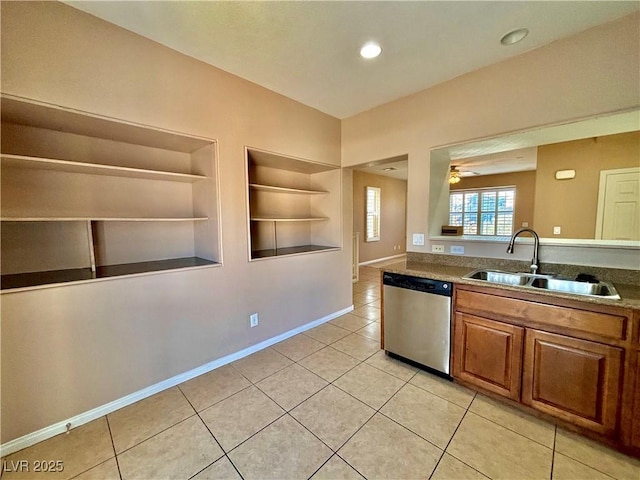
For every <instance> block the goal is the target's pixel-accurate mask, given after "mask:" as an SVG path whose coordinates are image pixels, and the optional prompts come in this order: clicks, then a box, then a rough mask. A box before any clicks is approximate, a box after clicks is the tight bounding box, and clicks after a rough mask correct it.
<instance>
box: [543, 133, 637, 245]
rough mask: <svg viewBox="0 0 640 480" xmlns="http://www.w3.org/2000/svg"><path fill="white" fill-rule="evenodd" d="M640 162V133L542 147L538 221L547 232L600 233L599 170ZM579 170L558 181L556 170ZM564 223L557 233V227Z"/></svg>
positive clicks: (575, 235)
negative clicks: (554, 228) (598, 229)
mask: <svg viewBox="0 0 640 480" xmlns="http://www.w3.org/2000/svg"><path fill="white" fill-rule="evenodd" d="M639 166H640V132H630V133H623V134H619V135H607V136H604V137H595V138H588V139H584V140H576V141H573V142H563V143H556V144H553V145H544V146H541V147H539V148H538V170H537V177H536V192H535V202H536V211H535V217H534V219H535V220H534V223H535V226H536V231H537V232H538V233H539V234H540V235H541V236H543V237H559V238H595V232H596V212H597V208H598V188H599V183H600V171H601V170H612V169H616V168H629V167H639ZM569 169H572V170H575V171H576V177H575V178H574V179H572V180H556V179H555V172H556V171H557V170H569ZM554 226H559V227H561V234H560V235H554V234H553V227H554Z"/></svg>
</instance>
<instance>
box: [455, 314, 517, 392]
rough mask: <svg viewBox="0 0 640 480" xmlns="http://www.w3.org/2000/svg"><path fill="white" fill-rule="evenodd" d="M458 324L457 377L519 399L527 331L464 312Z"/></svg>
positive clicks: (456, 344)
mask: <svg viewBox="0 0 640 480" xmlns="http://www.w3.org/2000/svg"><path fill="white" fill-rule="evenodd" d="M455 322H456V330H455V339H454V351H455V354H454V357H453V360H454V362H453V376H454V377H457V378H460V379H462V380H464V381H466V382H468V383H469V384H472V385H476V386H479V387H481V388H484V389H486V390H489V391H491V392H493V393H497V394H498V395H502V396H505V397H508V398H511V399H513V400H519V399H520V378H521V377H520V372H521V362H522V345H523V332H524V329H523V328H521V327H516V326H514V325H509V324H506V323H502V322H496V321H493V320H488V319H485V318H480V317H476V316H474V315H467V314H464V313H457V314H456V319H455Z"/></svg>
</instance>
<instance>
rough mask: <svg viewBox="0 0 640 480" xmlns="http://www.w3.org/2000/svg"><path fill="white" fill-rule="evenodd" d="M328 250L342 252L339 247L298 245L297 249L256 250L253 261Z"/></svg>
mask: <svg viewBox="0 0 640 480" xmlns="http://www.w3.org/2000/svg"><path fill="white" fill-rule="evenodd" d="M326 250H340V248H339V247H327V246H323V245H298V246H295V247H285V248H278V249H268V250H254V251H252V252H251V257H252V258H253V259H257V258H269V257H279V256H284V255H295V254H300V253H313V252H322V251H326Z"/></svg>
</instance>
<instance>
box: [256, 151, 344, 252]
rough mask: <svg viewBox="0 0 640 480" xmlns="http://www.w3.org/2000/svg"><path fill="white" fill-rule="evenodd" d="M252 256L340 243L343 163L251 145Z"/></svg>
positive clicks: (328, 247) (332, 246) (322, 248)
mask: <svg viewBox="0 0 640 480" xmlns="http://www.w3.org/2000/svg"><path fill="white" fill-rule="evenodd" d="M245 153H246V159H247V177H246V178H247V206H248V211H249V219H248V224H249V225H248V226H249V229H248V231H249V243H250V245H251V246H250V249H249V259H250V260H254V259H262V258H270V257H271V258H274V257H281V256H286V255H297V254H303V253H312V252H320V251H326V250H331V249H336V248H337V249H339V248H340V247H338V245H340V232H341V229H340V228H339V225H340V221H339V219H340V207H339V205H340V202H339V197H340V188H341V178H340V177H341V172H340V167H339V166H338V165H328V164H323V163H318V162H314V161H309V160H303V159H301V158H295V157H291V156H287V155H280V154H276V153H271V152H266V151H264V150H257V149H254V148H249V147H245Z"/></svg>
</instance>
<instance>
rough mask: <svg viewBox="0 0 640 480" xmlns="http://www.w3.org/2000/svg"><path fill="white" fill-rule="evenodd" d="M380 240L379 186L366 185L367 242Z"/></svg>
mask: <svg viewBox="0 0 640 480" xmlns="http://www.w3.org/2000/svg"><path fill="white" fill-rule="evenodd" d="M378 240H380V187H367V242H376V241H378Z"/></svg>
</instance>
